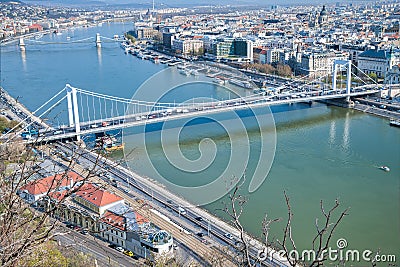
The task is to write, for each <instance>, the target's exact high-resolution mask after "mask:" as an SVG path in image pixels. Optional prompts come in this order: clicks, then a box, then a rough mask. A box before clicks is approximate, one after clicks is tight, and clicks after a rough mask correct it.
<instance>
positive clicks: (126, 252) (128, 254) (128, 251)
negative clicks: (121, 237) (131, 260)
mask: <svg viewBox="0 0 400 267" xmlns="http://www.w3.org/2000/svg"><path fill="white" fill-rule="evenodd" d="M124 254H125V255H127V256H129V257H133V255H134V254H133V252H132V251H130V250H125V251H124Z"/></svg>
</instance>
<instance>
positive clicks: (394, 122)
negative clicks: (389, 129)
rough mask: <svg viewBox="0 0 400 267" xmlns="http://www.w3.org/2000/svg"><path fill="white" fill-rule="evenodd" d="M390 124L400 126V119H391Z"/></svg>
mask: <svg viewBox="0 0 400 267" xmlns="http://www.w3.org/2000/svg"><path fill="white" fill-rule="evenodd" d="M389 124H390V126H395V127H400V121H399V120H390V121H389Z"/></svg>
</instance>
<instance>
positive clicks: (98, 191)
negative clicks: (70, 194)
mask: <svg viewBox="0 0 400 267" xmlns="http://www.w3.org/2000/svg"><path fill="white" fill-rule="evenodd" d="M76 195H77V196H79V197H80V198H82V199H85V200H86V201H88V202H90V203H92V204H93V205H95V206H97V207H103V206H106V205H108V204H111V203H114V202H117V201H120V200H123V198H121V197H119V196H117V195H115V194H113V193H110V192H108V191H106V190H104V189H102V188H99V187H98V186H96V185H94V184H91V183H90V184H85V185H83V186H82V187H81V188H80V189H79V191H78V192H76Z"/></svg>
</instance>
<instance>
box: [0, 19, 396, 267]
mask: <svg viewBox="0 0 400 267" xmlns="http://www.w3.org/2000/svg"><path fill="white" fill-rule="evenodd" d="M131 26H132V25H131V24H129V23H125V24H103V26H102V27H92V28H81V29H72V30H70V31H68V32H64V33H63V34H62V35H48V36H44V37H43V38H41V39H39V40H40V41H47V42H49V41H66V37H67V36H69V37H70V40H79V39H83V38H85V37H94V36H95V34H96V33H97V32H99V33H101V35H102V36H107V37H112V36H113V35H114V34H119V35H121V34H122V33H123V32H124V31H127V30H130V29H131V28H132V27H131ZM165 68H166V66H165V65H161V64H160V65H156V64H153V63H152V62H150V61H142V60H139V59H137V58H135V57H133V56H131V55H125V54H124V53H123V50H122V49H121V48H119V45H118V44H115V43H103V47H102V48H101V49H96V47H95V46H94V41H92V42H91V43H80V44H68V45H57V44H47V45H39V44H37V45H28V46H27V49H26V52H25V53H21V52H20V51H19V49H18V47H17V46H6V47H2V50H1V77H0V78H1V86H2V87H3V88H5V89H6V90H7V91H8V92H9V93H10V94H11V95H12V96H14V97H17V96H19V101H21V102H22V103H23V104H25V105H26V106H27V107H28V108H29V109H31V110H33V109H35V108H37V107H38V106H40V105H41V104H42V103H44V102H45V101H46V100H47V99H49V97H51V96H52V95H54V94H55V93H56V92H58V91H59V90H61V89H62V88H64V86H65V84H66V83H70V84H71V85H72V86H76V87H79V88H82V89H86V90H91V91H95V92H99V93H104V94H109V95H115V96H120V97H125V98H130V97H132V95H133V94H134V93H135V91H136V90H137V88H139V87H140V85H141V84H142V83H143V82H144V81H146V80H147V79H148V78H149V77H151V76H152V75H154V74H156V73H157V72H159V71H160V70H163V69H165ZM165 73H166V74H165ZM165 73H164V75H170V77H172V76H174V77H176V78H174V79H187V78H183V76H180V75H179V74H177V70H175V69H173V70H167V72H165ZM165 79H169V78H168V77H167V78H165ZM171 79H172V78H171ZM157 81H158V82H159V83H160V84H162V83H164V82H165V80H163V79H159V80H157ZM181 92H182V93H175V94H174V93H172V94H171V95H170V96H169V99H168V100H169V101H172V99H174V100H175V98H176V100H182V99H185V100H186V99H189V98H190V97H191V96H195V97H200V96H203V97H206V98H214V99H215V98H218V99H223V98H228V97H229V96H230V94H238V95H245V94H248V93H249V92H248V91H245V90H244V89H242V90H241V89H238V88H234V89H233V90H232V91H231V92H230V93H227V92H226V91H224V90H221V89H220V88H219V87H218V86H215V85H212V84H206V85H205V84H197V85H193V84H192V85H188V87H187V88H186V89H185V90H184V91H181ZM65 106H66V105H65ZM61 110H64V111H65V107H64V108H62V109H61ZM272 112H273V113H272V114H273V119H274V121H275V128H276V150H275V153H274V160H273V163H272V165H271V169H270V171H269V173H268V176H267V178H266V180H265V181H264V183H263V184H262V185H261V186H260V187H259V188H258V190H256V191H255V192H253V193H248V192H247V190H245V189H247V184H248V183H249V181H250V180H251V178H252V176H253V173H254V171H255V169H256V165H257V163H258V162H259V161H260V162H261V164H262V163H263V162H264V161H265V164H268V161H269V158H268V159H265V160H264V159H263V158H261V159H260V147H261V143H260V142H261V141H260V132H263V131H265V132H266V133H267V134H271V133H273V132H275V128H274V127H272V128H271V127H264V128H262V129H261V130H260V129H259V128H257V127H256V128H253V127H251V126H250V127H248V130H247V131H246V133H243V132H241V131H237V132H234V134H233V135H232V136H230V137H228V135H227V134H226V133H225V132H224V129H223V127H221V126H220V125H218V124H217V123H215V122H211V121H209V122H207V123H204V122H203V123H202V124H194V125H191V126H187V127H185V128H184V129H183V130H182V132H181V136H182V140H181V142H180V144H179V147H180V150H181V152H182V154H183V155H184V157H186V158H188V159H190V160H196V159H197V158H199V157H200V156H201V152H204V151H201V149H199V143H204V144H206V143H207V142H209V143H211V145H210V146H208V145H207V144H206V145H205V146H203V147H202V149H205V150H207V149H210V150H213V149H216V150H217V153H216V155H215V159H214V161H213V164H212V167H209V168H206V169H204V170H202V171H200V172H197V173H191V172H183V171H182V170H179V169H177V168H174V166H173V165H172V164H170V162H169V160H172V161H173V160H174V159H173V158H169V159H167V158H166V157H165V151H164V149H163V148H162V147H161V146H160V143H159V142H158V141H157V140H159V139H160V138H161V137H160V132H157V131H153V132H149V133H146V136H147V137H146V138H147V139H146V140H152V141H151V142H147V143H146V149H144V147H141V146H139V145H138V144H137V142H136V140H137V136H138V135H137V134H133V135H128V134H126V135H125V136H124V142H126V147H128V148H135V150H134V152H133V157H134V160H131V161H130V162H129V165H130V167H132V169H134V170H135V171H137V172H139V173H141V174H143V175H146V176H149V177H152V178H155V179H157V177H158V176H159V175H160V172H161V175H162V176H163V177H166V178H167V180H169V181H171V182H173V183H176V184H180V185H185V186H194V185H201V184H205V183H207V182H209V181H210V179H212V178H213V177H216V176H218V175H219V173H221V171H223V170H224V168H226V165H227V164H234V165H243V164H244V163H245V160H247V161H248V163H247V164H246V176H247V180H246V184H245V186H244V187H243V188H244V189H243V190H242V193H243V194H246V195H247V196H248V202H247V203H246V209H245V211H244V213H243V216H242V222H243V224H244V226H245V228H246V230H247V231H249V232H250V233H252V234H253V235H255V236H257V237H261V220H262V219H263V217H264V215H265V213H266V212H267V213H268V216H269V217H270V218H282V221H281V222H280V223H277V224H275V225H273V226H272V229H271V234H270V236H273V237H274V238H273V239H274V240H275V239H276V238H279V239H281V236H282V228H283V227H284V221H285V218H286V216H287V210H286V206H285V199H284V195H283V191H286V192H287V194H288V195H289V197H290V201H291V206H292V211H293V213H294V219H293V230H294V233H293V235H294V239H295V240H297V245H298V247H300V248H301V249H311V244H312V243H311V242H312V239H313V237H314V234H315V226H314V224H315V218H317V217H318V218H319V219H320V222H321V223H322V220H323V218H322V215H321V212H320V207H319V203H320V200H323V201H324V203H325V205H326V206H327V207H330V206H331V205H333V203H334V200H335V199H336V198H338V199H339V201H340V203H341V205H340V207H339V209H338V211H339V210H340V211H341V210H344V209H345V208H347V207H350V209H349V211H348V214H349V215H348V216H346V217H345V218H344V219H343V222H342V223H341V224H340V225H339V227H338V229H337V231H336V232H335V235H334V238H333V242H332V247H333V248H334V249H335V248H336V244H335V243H336V240H337V239H339V238H345V239H346V240H347V243H348V248H349V249H358V250H360V251H362V250H364V249H370V250H373V251H376V250H378V249H380V251H381V253H382V254H396V253H397V258H399V257H400V255H399V254H398V248H399V247H400V239H399V236H400V221H399V220H400V205H399V197H400V187H399V186H400V184H399V179H400V132H399V129H397V128H393V127H390V126H389V124H388V121H387V120H386V119H382V118H379V117H375V116H371V115H367V114H364V113H360V112H357V111H353V110H348V109H343V108H338V107H333V106H326V105H323V104H318V103H313V104H312V105H311V106H309V105H308V104H296V105H292V106H279V107H274V108H272ZM59 120H61V121H62V122H58V123H64V121H63V120H65V115H60V116H59ZM250 120H251V119H250ZM53 122H55V120H53ZM250 124H251V122H250ZM204 138H210V139H212V140H211V141H210V140H209V139H204ZM154 140H156V141H154ZM201 140H203V141H204V140H205V142H203V141H201ZM200 141H201V142H200ZM242 142H243V143H246V142H248V144H249V146H248V147H249V154H248V158H247V159H244V158H241V157H234V162H230V161H229V160H232V158H231V157H232V155H231V151H232V145H233V143H239V144H242ZM167 145H168V144H167ZM206 152H207V151H206ZM175 156H176V157H177V158H178V155H175ZM173 157H174V156H173ZM199 164H200V163H199ZM381 165H388V166H389V167H390V168H391V171H390V172H384V171H381V170H379V169H378V167H379V166H381ZM153 166H157V171H155V170H154V167H153ZM160 170H161V171H160ZM188 198H190V197H188ZM224 200H226V197H224V198H222V199H219V200H217V201H215V202H213V203H210V204H207V205H205V208H206V209H208V210H210V212H212V213H215V214H217V215H218V216H222V217H225V215H224V214H223V212H221V211H219V209H220V208H222V204H221V202H222V201H224ZM396 247H397V249H396ZM354 265H357V264H354Z"/></svg>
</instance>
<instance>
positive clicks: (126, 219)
mask: <svg viewBox="0 0 400 267" xmlns="http://www.w3.org/2000/svg"><path fill="white" fill-rule="evenodd" d="M99 235H100V236H101V237H102V238H103V239H106V240H107V241H109V242H111V243H113V244H116V245H118V246H121V247H123V248H124V249H127V250H130V251H132V252H133V253H134V254H135V255H138V256H141V257H145V258H150V257H152V255H154V256H156V257H157V256H158V255H164V256H172V254H173V248H172V246H173V238H172V236H171V234H169V233H168V232H167V231H164V230H161V229H159V228H158V227H156V226H155V225H154V224H152V223H151V222H150V221H149V220H148V219H147V218H145V217H143V216H141V215H140V214H138V213H137V212H135V211H133V210H132V209H131V208H130V207H128V206H126V205H116V206H114V207H113V208H111V209H109V210H107V211H106V212H105V213H104V215H103V216H102V217H101V218H100V220H99Z"/></svg>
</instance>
